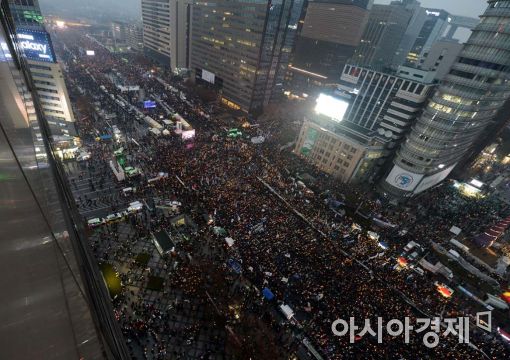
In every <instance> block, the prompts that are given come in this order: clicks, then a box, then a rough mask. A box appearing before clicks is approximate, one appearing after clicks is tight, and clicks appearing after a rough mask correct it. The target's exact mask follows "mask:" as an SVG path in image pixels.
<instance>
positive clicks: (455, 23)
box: [397, 9, 478, 74]
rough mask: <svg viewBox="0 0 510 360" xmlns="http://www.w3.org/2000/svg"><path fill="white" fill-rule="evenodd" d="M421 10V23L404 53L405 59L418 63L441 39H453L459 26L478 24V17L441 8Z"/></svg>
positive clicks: (468, 26)
mask: <svg viewBox="0 0 510 360" xmlns="http://www.w3.org/2000/svg"><path fill="white" fill-rule="evenodd" d="M422 10H423V11H424V12H425V16H424V17H423V20H424V22H423V25H422V26H421V28H420V31H419V34H418V36H417V37H416V38H415V41H414V43H413V44H412V46H411V47H410V48H409V49H408V53H407V54H406V55H407V61H408V62H411V63H414V64H418V63H420V62H421V61H422V59H423V57H424V55H425V54H427V53H429V52H430V49H431V48H432V47H433V46H434V44H436V43H437V42H438V41H440V40H441V39H444V40H450V41H455V39H454V36H455V33H456V31H457V29H458V28H459V27H461V28H464V29H472V28H474V27H475V26H476V25H477V24H478V19H474V18H469V17H465V16H457V15H452V14H449V13H447V12H446V11H444V10H441V9H422ZM453 48H455V47H454V46H453ZM402 54H404V52H402ZM399 60H400V58H399ZM397 64H400V62H397ZM438 74H439V72H438Z"/></svg>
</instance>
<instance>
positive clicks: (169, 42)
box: [142, 0, 191, 70]
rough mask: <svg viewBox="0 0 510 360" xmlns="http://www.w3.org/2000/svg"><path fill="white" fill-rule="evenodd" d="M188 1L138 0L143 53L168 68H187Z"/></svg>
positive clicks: (189, 13) (189, 2)
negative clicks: (139, 1) (141, 23)
mask: <svg viewBox="0 0 510 360" xmlns="http://www.w3.org/2000/svg"><path fill="white" fill-rule="evenodd" d="M190 20H191V0H142V22H143V46H144V51H145V53H146V54H147V55H148V56H150V57H152V58H153V59H155V60H157V61H158V62H159V63H161V64H163V65H164V66H167V67H170V68H171V69H172V70H176V69H179V68H189V50H190V45H189V42H190V31H191V28H190V26H191V22H190Z"/></svg>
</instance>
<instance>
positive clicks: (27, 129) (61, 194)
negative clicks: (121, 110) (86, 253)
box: [0, 0, 128, 359]
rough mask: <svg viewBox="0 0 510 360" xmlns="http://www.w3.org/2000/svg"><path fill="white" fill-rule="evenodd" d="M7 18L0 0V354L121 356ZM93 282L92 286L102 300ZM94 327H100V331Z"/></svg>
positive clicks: (113, 323)
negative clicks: (31, 114) (31, 110)
mask: <svg viewBox="0 0 510 360" xmlns="http://www.w3.org/2000/svg"><path fill="white" fill-rule="evenodd" d="M16 2H17V3H20V2H21V1H16ZM27 3H30V4H33V3H34V1H28V2H27ZM12 20H13V17H12V16H11V13H10V11H9V2H7V1H6V0H0V45H1V46H0V84H1V86H0V108H1V109H2V111H0V152H1V153H2V158H1V160H0V161H1V165H0V168H1V169H2V174H1V176H0V182H1V187H2V190H1V191H0V203H1V204H3V205H2V206H0V217H1V219H2V220H1V221H2V226H1V227H0V239H1V240H2V241H0V256H1V261H0V264H1V265H0V266H1V269H2V274H3V276H2V277H1V279H0V286H2V292H1V294H0V302H1V303H2V306H1V308H0V318H1V319H2V324H3V326H1V327H0V344H1V350H0V352H1V355H2V358H4V359H29V358H40V357H41V356H43V357H44V356H46V355H50V354H51V355H50V356H51V357H52V358H55V359H79V358H86V359H100V358H104V357H105V353H106V354H110V355H111V357H112V358H119V359H121V358H128V353H127V351H124V350H125V349H124V350H121V351H118V349H115V348H114V347H110V345H111V343H110V342H109V341H110V340H112V336H111V335H112V333H107V331H108V330H110V329H113V328H114V327H116V329H117V330H116V331H117V334H118V335H119V336H120V338H119V339H120V341H123V338H122V333H121V332H120V329H119V327H118V325H117V323H116V321H115V319H114V317H113V313H111V312H106V311H105V312H104V313H103V314H107V313H108V314H110V318H109V319H106V318H105V317H102V316H101V315H100V313H99V310H98V309H99V307H96V305H98V304H99V303H98V302H97V300H98V299H99V298H103V297H101V296H102V295H101V294H100V293H99V292H94V291H91V290H92V288H91V287H90V286H89V285H90V284H91V283H90V282H89V280H91V278H89V272H88V271H89V270H90V269H91V268H90V267H89V265H90V264H91V263H90V262H88V261H87V260H86V259H85V258H84V257H82V253H81V250H78V249H82V250H83V249H84V247H83V246H87V245H84V244H87V242H86V241H85V239H79V236H80V234H82V232H80V231H83V224H82V220H81V218H80V216H79V214H78V212H77V211H74V212H73V209H71V207H70V205H68V204H71V203H72V200H71V198H70V196H71V195H70V192H68V191H66V189H67V190H68V187H67V185H66V182H65V179H64V177H63V174H64V170H63V168H62V165H61V164H59V163H58V162H57V161H55V158H54V157H53V151H52V149H51V146H52V145H51V143H50V141H49V129H48V127H47V124H46V123H45V122H44V121H43V119H44V117H45V115H44V113H43V110H42V108H41V106H40V103H39V101H38V96H37V93H35V92H34V93H31V90H30V89H33V84H32V83H31V76H30V71H29V69H28V65H27V64H26V61H25V59H24V55H23V54H22V53H21V49H22V48H23V47H24V45H22V44H21V42H22V41H25V40H26V39H20V38H19V37H18V36H17V34H16V30H15V27H14V23H13V21H12ZM27 94H31V95H32V96H31V97H30V98H28V97H27V96H26V95H27ZM30 107H33V108H34V109H35V111H36V112H37V115H38V116H37V119H38V122H37V124H31V123H30V122H29V121H28V114H27V113H28V111H29V108H30ZM74 210H76V209H74ZM82 240H83V241H82ZM90 259H92V258H91V257H90ZM97 273H98V271H97ZM98 275H99V274H98ZM99 276H100V275H99ZM97 279H100V278H99V277H98V278H97ZM101 281H102V279H101V280H98V281H97V282H95V283H96V285H98V286H102V287H103V288H104V292H103V295H104V299H107V296H108V295H107V292H106V287H105V286H104V285H103V284H102V283H101ZM108 304H109V303H108ZM104 309H106V308H104ZM104 309H103V310H104ZM110 309H111V308H110ZM98 329H102V330H105V333H103V334H102V335H103V336H101V335H100V334H99V333H98ZM103 340H104V342H103ZM118 344H119V345H120V346H121V347H122V346H124V348H125V345H121V344H122V343H121V342H119V343H118ZM42 354H44V355H42Z"/></svg>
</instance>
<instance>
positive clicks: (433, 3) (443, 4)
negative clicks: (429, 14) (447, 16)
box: [375, 0, 487, 17]
mask: <svg viewBox="0 0 510 360" xmlns="http://www.w3.org/2000/svg"><path fill="white" fill-rule="evenodd" d="M418 1H419V2H421V6H423V7H430V8H436V9H444V10H446V11H448V12H449V13H452V14H454V15H463V16H472V17H478V15H480V14H482V13H483V12H484V10H485V9H486V8H487V1H485V0H418ZM390 2H391V0H375V3H376V4H389V3H390Z"/></svg>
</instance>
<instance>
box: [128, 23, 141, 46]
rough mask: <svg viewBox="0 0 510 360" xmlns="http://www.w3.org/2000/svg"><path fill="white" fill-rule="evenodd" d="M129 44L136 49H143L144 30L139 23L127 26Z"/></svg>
mask: <svg viewBox="0 0 510 360" xmlns="http://www.w3.org/2000/svg"><path fill="white" fill-rule="evenodd" d="M126 36H127V46H128V47H129V48H130V49H131V50H134V51H142V50H143V30H142V27H141V26H140V25H138V24H130V25H129V26H128V28H127V34H126Z"/></svg>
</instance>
